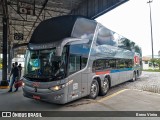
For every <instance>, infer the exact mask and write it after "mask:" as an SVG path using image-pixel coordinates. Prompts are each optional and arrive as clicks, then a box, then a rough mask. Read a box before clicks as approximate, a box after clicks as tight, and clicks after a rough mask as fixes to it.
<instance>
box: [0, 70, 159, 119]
mask: <svg viewBox="0 0 160 120" xmlns="http://www.w3.org/2000/svg"><path fill="white" fill-rule="evenodd" d="M0 78H1V77H0ZM159 88H160V73H148V72H143V75H142V76H141V78H140V79H138V80H137V81H135V82H126V83H123V84H120V85H118V86H115V87H113V88H111V89H110V91H109V93H108V94H107V95H106V96H105V97H98V98H97V99H96V100H90V99H87V98H82V99H80V100H77V101H74V102H71V103H68V104H66V105H56V104H50V103H46V102H41V101H36V100H32V99H28V98H25V97H23V95H22V90H20V91H18V92H17V93H14V92H13V93H7V90H5V89H3V90H2V89H0V111H2V110H3V111H4V110H5V111H15V110H16V111H25V110H27V111H39V110H40V111H160V106H159V100H160V94H158V93H160V91H159ZM42 119H44V118H42ZM47 119H48V120H49V119H50V118H47ZM58 119H61V118H56V120H58ZM68 119H71V118H68ZM72 119H73V118H72ZM76 119H79V120H83V119H84V118H76ZM87 119H91V118H87ZM94 119H99V118H94ZM101 119H105V118H101ZM120 119H121V120H132V118H130V119H128V118H120ZM134 119H135V118H134ZM136 119H138V120H158V119H159V118H151V117H150V118H144V117H142V118H136ZM65 120H66V118H65ZM107 120H119V118H109V117H108V118H107Z"/></svg>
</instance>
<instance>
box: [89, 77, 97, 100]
mask: <svg viewBox="0 0 160 120" xmlns="http://www.w3.org/2000/svg"><path fill="white" fill-rule="evenodd" d="M98 93H99V84H98V81H97V80H96V79H93V81H92V83H91V88H90V94H89V98H90V99H96V97H97V96H98Z"/></svg>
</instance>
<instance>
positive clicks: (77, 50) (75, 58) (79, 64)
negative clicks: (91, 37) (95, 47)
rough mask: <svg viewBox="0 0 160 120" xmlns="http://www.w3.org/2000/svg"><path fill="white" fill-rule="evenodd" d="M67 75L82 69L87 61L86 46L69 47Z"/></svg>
mask: <svg viewBox="0 0 160 120" xmlns="http://www.w3.org/2000/svg"><path fill="white" fill-rule="evenodd" d="M69 51H70V56H69V74H72V73H74V72H77V71H79V70H81V69H83V68H84V67H85V66H86V64H87V60H88V54H89V48H88V46H87V44H75V45H70V50H69Z"/></svg>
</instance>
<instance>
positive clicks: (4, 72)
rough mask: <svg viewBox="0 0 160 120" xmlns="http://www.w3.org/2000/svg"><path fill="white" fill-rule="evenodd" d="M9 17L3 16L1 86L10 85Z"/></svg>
mask: <svg viewBox="0 0 160 120" xmlns="http://www.w3.org/2000/svg"><path fill="white" fill-rule="evenodd" d="M7 23H8V22H7V18H6V17H3V62H2V64H3V67H2V81H1V85H0V86H4V87H8V81H7V43H8V40H7V38H8V30H7V28H8V27H7V26H8V25H7Z"/></svg>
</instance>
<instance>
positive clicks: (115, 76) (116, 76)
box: [110, 70, 120, 87]
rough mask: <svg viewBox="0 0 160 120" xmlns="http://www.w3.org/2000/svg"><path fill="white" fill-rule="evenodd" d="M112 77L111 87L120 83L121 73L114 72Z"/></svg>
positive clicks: (111, 74)
mask: <svg viewBox="0 0 160 120" xmlns="http://www.w3.org/2000/svg"><path fill="white" fill-rule="evenodd" d="M110 77H111V87H112V86H114V85H117V84H119V83H120V80H119V72H117V71H115V70H112V71H111V73H110Z"/></svg>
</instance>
